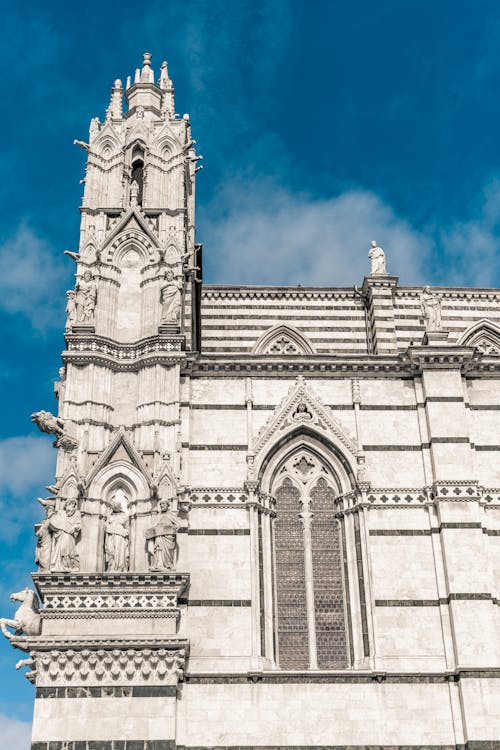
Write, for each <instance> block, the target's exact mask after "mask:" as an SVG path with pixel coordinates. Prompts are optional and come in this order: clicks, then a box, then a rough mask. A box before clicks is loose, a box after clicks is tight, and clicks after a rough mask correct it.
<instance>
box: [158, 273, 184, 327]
mask: <svg viewBox="0 0 500 750" xmlns="http://www.w3.org/2000/svg"><path fill="white" fill-rule="evenodd" d="M160 301H161V319H160V324H165V323H166V324H169V323H170V324H172V323H174V324H175V325H177V324H178V323H179V318H180V312H181V304H182V282H181V280H180V278H179V277H178V276H175V274H174V272H173V270H172V269H171V268H169V269H168V270H167V271H166V272H165V283H164V284H163V285H162V287H161V289H160Z"/></svg>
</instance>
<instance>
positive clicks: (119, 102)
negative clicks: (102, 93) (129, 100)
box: [109, 78, 123, 120]
mask: <svg viewBox="0 0 500 750" xmlns="http://www.w3.org/2000/svg"><path fill="white" fill-rule="evenodd" d="M109 112H110V115H111V118H112V119H113V120H121V119H122V116H123V89H122V82H121V81H120V79H119V78H117V79H116V81H115V83H114V86H113V88H112V89H111V101H110V102H109Z"/></svg>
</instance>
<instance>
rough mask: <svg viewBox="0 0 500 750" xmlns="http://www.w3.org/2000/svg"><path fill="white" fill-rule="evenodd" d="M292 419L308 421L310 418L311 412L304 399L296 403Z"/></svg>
mask: <svg viewBox="0 0 500 750" xmlns="http://www.w3.org/2000/svg"><path fill="white" fill-rule="evenodd" d="M292 419H294V420H295V421H296V422H308V421H309V420H311V419H312V414H311V412H310V411H309V409H308V408H307V404H306V403H305V402H304V401H300V402H299V403H298V404H297V408H296V410H295V412H294V413H293V414H292Z"/></svg>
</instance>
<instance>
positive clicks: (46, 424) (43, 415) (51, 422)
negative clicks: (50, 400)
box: [31, 409, 64, 437]
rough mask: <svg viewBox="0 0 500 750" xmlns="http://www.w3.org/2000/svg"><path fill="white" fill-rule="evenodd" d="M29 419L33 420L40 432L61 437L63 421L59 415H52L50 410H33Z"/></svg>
mask: <svg viewBox="0 0 500 750" xmlns="http://www.w3.org/2000/svg"><path fill="white" fill-rule="evenodd" d="M31 421H32V422H35V423H36V425H37V426H38V429H39V430H40V432H48V433H49V435H57V437H62V435H63V434H64V422H63V420H62V419H60V418H59V417H54V415H53V414H51V413H50V411H44V410H43V409H42V410H41V411H35V412H34V413H33V414H32V415H31Z"/></svg>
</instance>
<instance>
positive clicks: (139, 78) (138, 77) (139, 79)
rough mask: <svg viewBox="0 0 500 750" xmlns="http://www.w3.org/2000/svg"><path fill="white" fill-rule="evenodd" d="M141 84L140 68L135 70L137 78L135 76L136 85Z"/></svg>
mask: <svg viewBox="0 0 500 750" xmlns="http://www.w3.org/2000/svg"><path fill="white" fill-rule="evenodd" d="M140 82H141V71H140V70H139V68H136V69H135V76H134V83H140Z"/></svg>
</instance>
